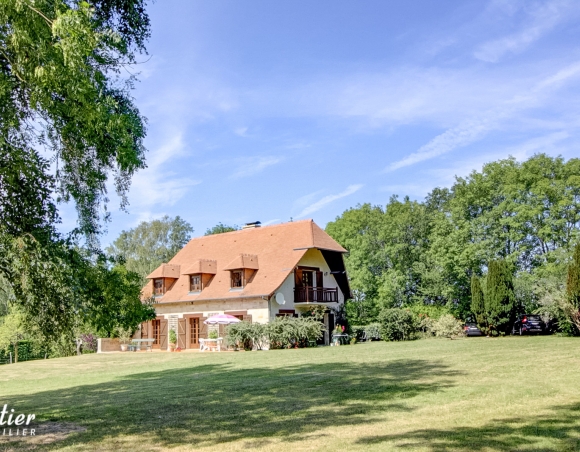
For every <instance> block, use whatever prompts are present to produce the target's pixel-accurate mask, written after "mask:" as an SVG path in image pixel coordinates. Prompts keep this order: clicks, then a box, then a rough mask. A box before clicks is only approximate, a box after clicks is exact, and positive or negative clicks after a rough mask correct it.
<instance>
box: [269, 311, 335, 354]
mask: <svg viewBox="0 0 580 452" xmlns="http://www.w3.org/2000/svg"><path fill="white" fill-rule="evenodd" d="M266 330H267V334H268V339H269V340H270V348H295V347H308V346H309V344H310V342H311V341H316V340H317V339H319V338H321V337H322V332H323V331H324V326H323V325H322V323H320V322H319V321H317V320H314V319H312V318H308V317H298V318H295V317H278V318H277V319H276V320H274V321H273V322H271V323H269V324H268V325H267V327H266Z"/></svg>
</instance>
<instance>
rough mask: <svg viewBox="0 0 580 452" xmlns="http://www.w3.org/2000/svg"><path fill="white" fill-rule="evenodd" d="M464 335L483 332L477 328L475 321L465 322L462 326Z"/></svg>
mask: <svg viewBox="0 0 580 452" xmlns="http://www.w3.org/2000/svg"><path fill="white" fill-rule="evenodd" d="M463 330H464V331H465V335H466V336H481V335H483V333H482V332H481V330H480V329H479V328H478V326H477V323H466V324H465V326H464V327H463Z"/></svg>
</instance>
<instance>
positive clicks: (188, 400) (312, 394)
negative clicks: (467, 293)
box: [0, 337, 580, 452]
mask: <svg viewBox="0 0 580 452" xmlns="http://www.w3.org/2000/svg"><path fill="white" fill-rule="evenodd" d="M4 403H8V404H9V407H10V408H15V409H16V411H17V412H24V413H35V414H36V416H37V418H38V419H39V420H40V423H41V424H42V423H43V422H44V423H45V424H44V427H43V426H42V425H40V426H39V431H41V430H42V428H46V429H47V430H50V429H51V428H52V429H53V430H54V431H56V430H58V428H60V429H61V430H63V432H64V433H66V432H67V431H68V432H73V433H71V434H69V435H68V436H67V437H66V438H64V439H61V440H59V441H53V442H49V443H48V444H41V443H40V440H41V438H42V435H40V436H39V437H38V438H37V440H36V442H32V441H31V440H30V438H28V439H22V440H20V441H6V440H5V439H4V440H2V437H0V448H4V449H12V450H23V449H26V448H34V449H35V450H66V451H92V450H104V451H125V450H126V451H152V450H208V451H209V450H218V451H229V450H247V449H261V450H272V451H293V452H295V451H301V450H327V451H347V450H348V451H352V450H361V451H362V450H364V451H371V450H377V451H379V450H380V451H383V450H395V449H396V450H404V451H415V450H425V451H448V450H465V451H495V450H500V451H504V450H505V451H508V450H509V451H512V450H522V451H523V450H526V451H573V450H580V340H578V339H574V338H559V337H522V338H521V337H513V338H503V339H487V338H470V339H461V340H454V341H450V340H422V341H416V342H405V343H385V342H375V343H369V344H357V345H354V346H343V347H321V348H314V349H302V350H276V351H263V352H238V353H221V354H218V353H205V354H200V353H149V354H146V353H140V354H137V353H124V354H109V355H84V356H81V357H72V358H63V359H53V360H46V361H33V362H25V363H21V364H17V365H8V366H1V367H0V404H2V405H3V404H4ZM55 426H56V427H55ZM55 429H56V430H55ZM83 430H84V431H83ZM0 433H1V430H0ZM49 437H50V436H49ZM53 437H54V438H58V434H55V435H53Z"/></svg>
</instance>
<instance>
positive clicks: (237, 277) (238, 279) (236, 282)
mask: <svg viewBox="0 0 580 452" xmlns="http://www.w3.org/2000/svg"><path fill="white" fill-rule="evenodd" d="M231 287H232V288H233V289H235V288H241V287H244V273H243V271H242V270H234V271H232V283H231Z"/></svg>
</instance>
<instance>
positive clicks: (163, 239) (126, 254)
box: [107, 215, 193, 282]
mask: <svg viewBox="0 0 580 452" xmlns="http://www.w3.org/2000/svg"><path fill="white" fill-rule="evenodd" d="M192 233H193V228H192V227H191V225H190V224H189V223H188V222H187V221H185V220H183V219H182V218H180V217H179V216H176V217H175V218H170V217H169V216H167V215H165V216H164V217H163V218H161V219H160V220H152V221H143V222H141V223H140V224H139V225H138V226H137V227H135V228H133V229H129V230H128V231H123V232H121V234H120V235H119V237H118V238H117V239H116V240H115V241H114V242H113V244H112V245H111V246H109V247H108V248H107V252H108V253H109V254H112V255H114V256H118V257H122V258H123V259H124V260H125V266H126V267H127V269H128V270H131V271H134V272H136V273H137V274H139V276H140V277H141V278H142V282H145V278H146V276H147V275H148V274H149V273H151V272H152V271H153V270H155V269H156V268H157V267H159V266H160V265H161V264H162V263H164V262H168V261H170V260H171V259H172V258H173V256H175V255H176V254H177V253H178V252H179V251H180V250H181V249H182V248H183V247H184V246H185V244H186V243H187V242H188V241H189V240H190V238H191V234H192Z"/></svg>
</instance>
